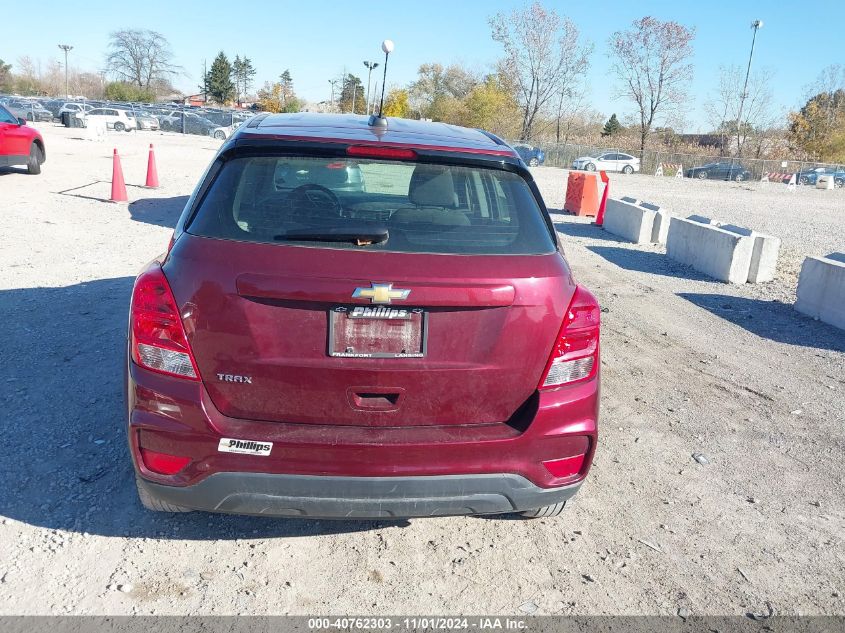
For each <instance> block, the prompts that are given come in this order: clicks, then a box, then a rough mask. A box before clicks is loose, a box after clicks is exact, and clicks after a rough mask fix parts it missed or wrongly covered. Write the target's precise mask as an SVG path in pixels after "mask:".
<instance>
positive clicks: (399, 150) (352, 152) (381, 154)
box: [346, 145, 417, 160]
mask: <svg viewBox="0 0 845 633" xmlns="http://www.w3.org/2000/svg"><path fill="white" fill-rule="evenodd" d="M346 155H347V156H360V157H364V158H387V159H396V160H407V159H411V160H413V159H414V158H416V157H417V153H416V152H415V151H414V150H412V149H410V148H406V147H384V146H383V145H350V146H349V147H347V148H346Z"/></svg>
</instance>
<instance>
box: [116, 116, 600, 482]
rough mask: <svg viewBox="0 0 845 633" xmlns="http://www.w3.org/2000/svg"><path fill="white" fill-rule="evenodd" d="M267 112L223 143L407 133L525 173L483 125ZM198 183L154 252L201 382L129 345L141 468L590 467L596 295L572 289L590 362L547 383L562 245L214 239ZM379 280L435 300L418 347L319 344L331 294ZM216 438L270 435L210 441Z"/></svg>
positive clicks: (558, 308) (564, 314) (564, 277)
mask: <svg viewBox="0 0 845 633" xmlns="http://www.w3.org/2000/svg"><path fill="white" fill-rule="evenodd" d="M271 120H275V121H278V123H277V124H276V125H273V126H271V125H270V124H269V123H267V124H264V125H259V126H257V127H256V128H254V129H250V128H249V127H248V126H244V127H242V128H241V129H240V130H239V132H238V134H236V135H235V136H234V137H233V138H232V139H231V140H230V141H228V142H227V143H226V144H225V145H224V146H223V148H221V155H224V154H225V153H226V151H227V150H231V149H237V146H238V144H240V146H242V147H247V148H253V147H258V146H259V144H260V143H263V144H264V145H263V146H262V147H264V148H265V149H266V148H268V147H272V144H273V143H284V144H286V145H285V146H286V147H290V146H291V145H293V146H294V147H296V146H298V145H302V147H303V148H304V149H303V150H302V151H307V152H310V151H314V148H315V147H317V148H323V149H325V148H326V147H327V145H329V144H330V145H331V146H335V145H340V146H342V147H346V146H348V145H353V146H356V147H362V146H367V147H370V146H371V147H374V148H376V153H377V148H378V147H386V148H391V150H395V149H397V148H402V149H409V150H414V151H412V152H409V153H408V157H409V158H410V157H413V156H414V154H416V153H419V154H423V155H424V154H425V153H426V152H428V153H430V154H431V155H432V156H436V157H437V159H438V160H446V161H448V160H449V159H450V157H451V156H455V157H456V160H457V157H460V156H461V155H464V154H466V155H472V157H473V159H474V160H486V161H489V163H490V166H491V167H502V165H503V163H505V162H507V163H508V167H509V168H510V169H512V170H515V171H516V172H518V173H519V174H520V175H521V177H522V178H524V179H525V180H526V181H530V179H531V176H530V174H529V172H528V171H527V169H525V166H524V164H523V163H521V161H520V160H519V158H518V156H516V154H515V153H514V152H513V150H511V149H510V148H508V147H507V146H504V145H503V144H501V143H499V142H498V141H497V139H495V138H493V137H489V136H487V135H485V134H482V133H480V132H478V131H476V130H465V129H463V128H455V127H453V126H445V125H441V124H425V123H419V122H413V121H402V120H396V121H394V120H393V119H391V120H390V125H389V131H384V130H378V132H377V133H376V132H374V131H373V130H372V129H370V128H369V126H367V124H366V119H363V118H362V117H329V116H306V117H290V118H285V117H275V118H274V119H271ZM349 153H350V154H353V153H354V151H350V152H349ZM368 153H371V152H368V151H366V150H365V151H359V152H358V155H366V154H368ZM393 155H394V156H395V152H394V154H393ZM213 171H214V167H212V168H210V171H209V173H212V172H213ZM531 186H532V187H533V182H531ZM534 190H535V191H536V187H534ZM202 191H203V185H202V183H201V185H200V186H199V187H198V190H197V192H195V194H194V197H192V199H191V201H189V203H188V206H187V208H186V212H185V214H184V215H183V217H182V218H181V219H180V221H179V223H178V225H177V227H176V231H175V235H174V237H175V239H174V240H173V241H171V248H170V249H169V251H168V253H167V255H166V257H165V258H164V260H163V261H162V262H161V264H160V270H161V271H162V272H163V275H164V278H166V284H167V285H168V286H169V289H170V291H172V296H173V298H174V300H175V305H176V308H178V311H179V316H181V324H182V327H183V331H184V334H180V333H179V332H176V333H175V334H173V335H172V336H173V337H175V338H179V337H180V336H184V338H185V341H187V347H188V348H189V349H190V352H191V353H192V358H191V364H192V365H194V367H195V368H196V370H197V371H198V373H199V380H197V379H191V378H189V377H182V376H174V375H169V374H167V373H161V372H158V371H153V370H151V369H149V368H146V367H143V366H141V365H139V364H138V362H137V361H138V354H137V350H136V348H135V347H133V345H134V343H133V342H132V341H130V345H129V346H130V347H132V349H133V350H136V351H135V352H134V360H133V358H132V355H131V354H130V355H128V356H129V358H128V359H127V368H128V372H127V403H128V417H129V444H130V448H131V453H132V457H133V461H134V464H135V467H136V471H137V473H138V474H139V475H140V477H141V478H142V479H143V480H146V481H148V482H154V483H157V484H163V485H165V486H172V487H190V486H193V485H195V484H197V483H199V482H202V481H203V480H204V479H206V478H208V477H209V476H211V475H212V474H214V473H270V474H284V475H311V476H341V477H355V478H367V477H399V476H402V477H417V476H419V477H425V476H442V475H474V474H485V473H512V474H518V475H520V476H522V477H524V478H526V479H527V480H529V481H530V482H531V483H532V484H533V485H535V486H538V487H541V488H544V489H551V488H556V487H560V486H565V485H570V484H573V483H577V482H580V481H581V480H583V478H584V477H585V476H586V474H587V471H588V470H589V468H590V465H591V462H592V458H593V455H594V452H595V448H596V439H597V423H598V408H599V404H598V403H599V399H598V395H599V371H598V366H599V358H598V339H597V323H598V307H597V305H594V301H595V300H594V299H593V298H592V296H591V295H589V293H587V292H586V291H584V290H581V291H580V294H578V300H579V301H587V302H588V303H589V306H588V309H589V310H590V316H591V317H592V318H594V319H595V331H594V332H593V334H591V335H590V336H591V337H592V338H590V342H589V345H592V348H591V350H592V351H591V353H592V354H593V356H594V359H595V363H594V366H593V369H592V371H591V372H590V373H589V375H587V376H585V377H584V378H583V379H580V380H577V381H574V382H572V383H570V384H565V385H563V386H557V387H542V386H541V385H542V381H543V380H544V379H545V377H546V374H547V373H548V370H549V366H550V365H551V363H552V360H553V359H554V358H555V355H556V354H561V355H563V354H566V353H567V350H568V349H570V348H571V346H570V344H569V343H565V339H564V338H562V337H563V336H564V334H565V332H564V330H566V324H565V320H567V319H571V318H572V317H573V315H574V314H575V313H576V312H577V310H578V308H576V307H575V306H574V305H573V306H570V304H571V303H572V302H573V297H575V296H576V294H577V293H576V289H577V288H578V286H577V285H576V283H575V281H574V280H573V278H572V274H571V271H570V269H569V266H568V264H567V262H566V260H565V258H564V257H563V255H562V253H561V252H560V251H559V250H558V251H556V252H550V253H548V254H542V255H451V254H449V255H443V254H431V253H405V252H401V253H400V252H373V251H368V250H353V249H333V248H325V249H323V248H313V247H302V246H294V245H286V244H273V243H253V242H244V241H235V240H225V239H211V238H207V237H201V236H198V235H193V234H191V233H190V232H186V231H185V230H184V229H185V225H186V224H187V223H188V222H189V220H190V208H191V206H192V204H193V203H194V201H195V200H197V199H199V197H200V196H201V195H202ZM535 195H536V196H538V197H539V194H538V193H536V194H535ZM158 266H159V264H154V265H153V269H152V270H153V271H154V272H155V274H159V273H158V272H156V271H158V270H159V268H158ZM388 282H389V283H392V284H393V287H394V288H398V289H406V290H410V291H411V294H410V297H412V300H411V301H410V302H409V303H412V304H413V306H414V307H418V308H422V309H425V310H426V311H427V312H428V319H429V321H428V348H427V350H426V355H425V357H424V358H391V359H376V358H367V359H361V358H340V357H331V356H329V355H328V353H327V340H326V338H327V335H326V332H327V329H328V327H329V318H330V311H331V309H332V307H333V306H338V305H349V306H354V305H370V301H369V300H368V299H366V298H357V299H355V298H353V297H352V295H353V293H354V291H355V289H356V288H362V287H363V288H368V287H369V286H370V284H374V283H388ZM394 305H396V304H394ZM134 309H135V308H134V307H133V310H134ZM593 314H594V315H595V316H593ZM562 324H563V326H564V327H563V330H562ZM591 331H592V330H591ZM168 336H170V335H168ZM576 339H577V337H576V338H575V339H572V340H576ZM180 345H181V344H175V345H174V346H172V347H171V346H169V345H167V346H165V347H168V348H170V349H174V350H178V349H183V346H180ZM572 349H576V350H577V349H578V348H577V347H576V348H572ZM188 371H192V372H193V370H188ZM221 438H244V439H246V440H250V441H255V442H272V443H273V449H272V452H271V454H270V455H269V456H255V455H240V454H232V453H228V452H220V451H219V448H218V443H219V441H220V439H221ZM144 452H145V453H146V454H147V456H148V457H147V459H146V460H145V459H143V458H142V453H144ZM544 463H545V464H544ZM166 472H171V474H163V473H166Z"/></svg>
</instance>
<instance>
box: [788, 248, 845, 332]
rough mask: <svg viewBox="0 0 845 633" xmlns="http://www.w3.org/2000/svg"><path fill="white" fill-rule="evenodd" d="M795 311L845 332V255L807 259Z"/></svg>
mask: <svg viewBox="0 0 845 633" xmlns="http://www.w3.org/2000/svg"><path fill="white" fill-rule="evenodd" d="M795 309H796V310H798V312H801V313H802V314H806V315H807V316H811V317H813V318H814V319H819V320H820V321H824V322H825V323H829V324H830V325H833V326H835V327H838V328H840V329H843V330H845V253H831V254H830V255H828V256H827V257H807V258H806V259H805V260H804V263H803V264H802V266H801V275H800V276H799V277H798V299H797V300H796V301H795Z"/></svg>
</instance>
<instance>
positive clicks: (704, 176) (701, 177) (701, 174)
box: [698, 171, 707, 180]
mask: <svg viewBox="0 0 845 633" xmlns="http://www.w3.org/2000/svg"><path fill="white" fill-rule="evenodd" d="M698 179H699V180H707V172H706V171H700V172H698Z"/></svg>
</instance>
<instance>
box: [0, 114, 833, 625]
mask: <svg viewBox="0 0 845 633" xmlns="http://www.w3.org/2000/svg"><path fill="white" fill-rule="evenodd" d="M44 134H45V138H46V143H47V147H48V157H49V161H48V162H47V164H46V165H45V166H44V173H43V174H42V175H41V176H39V177H29V176H26V175H24V174H22V173H19V172H18V171H16V170H0V209H2V211H3V226H4V231H3V232H2V233H0V322H2V324H3V329H4V336H3V338H2V339H0V361H1V362H2V367H3V368H4V371H3V376H2V377H0V407H1V408H0V410H2V411H3V414H2V419H0V425H2V427H0V428H2V431H3V433H4V450H3V451H2V453H0V486H1V487H2V490H3V492H4V494H3V495H2V497H0V515H2V517H3V518H2V519H0V614H12V613H18V614H20V613H25V614H61V613H73V614H83V613H87V614H127V613H144V614H147V613H157V614H232V613H250V614H259V613H261V614H281V613H298V614H306V613H309V614H310V613H384V614H407V613H415V614H432V613H449V614H457V613H465V614H483V613H491V612H495V613H500V614H515V615H520V614H527V613H537V614H546V613H549V614H676V613H678V612H679V611H680V612H682V613H685V612H686V610H688V611H689V612H690V613H692V614H746V613H769V612H770V610H771V611H773V612H775V613H777V614H798V613H801V614H845V598H843V592H845V582H843V575H842V569H843V568H845V547H843V533H845V500H843V495H842V490H843V486H845V464H843V460H842V455H843V454H845V452H844V451H845V438H843V425H845V417H843V416H845V333H843V332H841V331H838V330H835V329H834V328H831V327H828V326H825V325H824V324H821V323H818V322H814V321H812V320H810V319H806V318H804V317H801V316H800V315H798V314H797V313H795V312H794V311H793V310H792V308H791V306H790V305H789V304H788V303H784V302H783V299H782V298H781V297H779V295H780V294H786V285H787V284H786V281H785V280H783V279H779V280H778V281H777V282H775V283H773V284H765V285H764V286H766V288H761V287H752V286H727V285H724V284H720V283H715V282H712V281H709V280H707V279H706V278H704V277H702V276H700V275H697V274H695V273H693V272H692V271H690V270H688V269H686V268H684V267H683V266H678V265H675V264H673V263H672V262H670V261H668V260H667V259H666V257H665V256H664V255H663V254H662V253H661V252H660V251H659V250H658V249H653V248H645V247H637V246H633V245H628V244H624V243H621V242H618V241H616V240H614V239H612V238H611V237H610V236H608V235H607V234H606V233H604V232H603V231H601V230H600V229H597V228H595V227H592V226H590V225H589V224H588V223H585V222H583V221H581V220H579V219H576V218H571V217H569V216H563V215H559V214H555V216H554V217H555V222H556V223H557V226H558V228H559V230H560V232H561V234H562V239H563V240H564V243H565V245H566V247H565V248H566V252H567V255H568V257H569V259H570V262H571V263H572V265H573V269H574V271H575V274H576V275H577V277H578V279H579V280H580V282H581V283H584V284H585V285H587V286H588V287H590V288H591V289H593V290H594V291H595V292H596V294H597V296H598V297H599V298H600V301H601V303H602V305H603V306H604V307H605V308H606V309H607V310H608V312H606V313H605V314H604V315H603V318H604V319H605V325H604V330H603V363H602V364H603V372H604V374H603V394H602V397H603V402H602V416H603V418H602V429H601V440H600V441H601V444H600V446H599V450H598V454H597V456H596V461H595V466H594V469H593V471H592V473H591V475H590V477H589V479H588V481H587V483H586V484H585V486H584V487H583V489H582V490H581V492H580V493H579V495H578V496H577V497H576V498H575V500H574V502H573V503H572V504H571V508H567V511H566V513H565V514H564V516H562V517H560V518H558V519H550V520H536V521H522V520H509V519H508V518H496V519H487V518H443V519H427V520H413V521H407V522H395V523H384V522H344V521H339V522H320V521H299V520H274V519H260V518H248V517H228V516H218V515H208V514H200V513H195V514H189V515H181V516H173V517H171V516H166V515H156V514H152V513H147V512H145V511H143V510H142V509H141V507H140V506H139V504H138V502H137V501H136V499H135V492H134V489H133V483H132V472H131V468H130V465H129V462H128V461H127V456H126V451H125V448H124V443H125V440H124V428H123V418H124V415H125V413H124V411H123V403H122V367H121V360H122V358H121V356H122V345H123V337H124V330H125V324H126V313H127V306H128V299H129V291H130V288H131V283H132V279H133V277H134V275H135V274H136V273H137V271H138V270H139V268H141V266H142V265H143V264H144V263H145V262H146V261H147V260H149V259H150V258H151V257H153V256H154V255H155V254H157V253H158V252H160V251H161V250H162V249H163V248H164V246H165V245H166V243H167V240H168V238H169V227H170V226H172V223H173V222H174V220H175V218H176V216H177V214H178V212H179V210H180V209H181V206H182V204H183V203H184V200H185V196H186V195H188V194H189V192H190V190H191V188H192V187H193V185H194V184H195V182H196V180H197V179H198V178H199V176H200V174H201V173H202V171H203V169H204V168H205V166H206V164H207V163H208V161H209V159H210V158H211V156H212V151H213V150H214V149H215V147H216V144H217V143H216V142H215V141H213V140H211V139H203V138H194V137H186V138H182V137H178V136H170V135H145V134H143V133H133V134H124V135H112V136H111V137H110V139H109V142H108V143H107V144H98V143H95V142H87V141H82V140H76V139H74V138H72V137H73V136H74V131H73V130H65V129H63V128H58V127H53V126H45V127H44ZM151 141H154V142H155V143H156V151H157V156H158V166H159V174H160V176H161V180H162V187H161V188H160V189H158V190H156V191H147V190H144V189H140V188H135V187H130V191H129V195H130V198H131V199H132V201H131V203H130V204H128V205H112V204H108V203H105V202H101V201H98V200H96V199H95V198H97V197H102V196H106V197H107V193H108V185H107V184H104V183H102V182H100V183H98V184H96V182H97V181H108V178H109V176H110V173H111V162H110V161H111V150H112V147H113V145H115V144H116V145H117V146H118V148H119V149H120V152H121V155H122V157H123V168H124V173H125V174H126V178H127V180H128V181H129V182H130V183H135V184H140V183H142V182H143V177H144V169H145V166H146V147H147V143H149V142H151ZM536 173H537V177H538V180H539V181H540V184H541V188H542V190H543V192H544V195H545V196H546V197H547V200H548V201H549V205H550V206H551V207H555V206H559V205H560V201H561V200H562V190H563V188H564V186H565V185H564V183H565V174H564V173H562V172H561V171H558V170H551V169H539V170H537V171H536ZM629 181H630V183H629ZM92 182H93V183H95V184H93V185H90V186H87V187H85V188H83V189H77V190H76V191H74V192H71V193H74V194H76V197H75V196H71V195H67V194H62V193H58V192H61V191H63V190H66V189H69V188H74V187H79V186H82V185H88V184H89V183H92ZM617 182H618V185H619V187H618V189H616V190H615V191H614V193H615V194H619V195H626V194H628V195H635V196H641V197H643V198H648V199H650V200H652V201H654V202H658V203H666V204H667V205H671V206H673V207H674V208H675V210H676V211H681V210H682V209H683V210H686V209H685V207H686V208H688V210H689V212H690V213H692V212H700V213H705V214H708V215H714V216H716V217H718V218H719V219H723V220H733V221H739V220H741V219H742V218H743V217H748V218H751V217H753V218H754V222H746V224H749V225H751V226H752V227H753V228H758V229H762V230H769V231H771V232H773V233H775V234H779V233H782V235H781V236H782V237H783V238H784V239H785V240H787V239H788V240H791V241H790V244H794V245H795V248H796V250H801V251H803V252H806V253H823V252H826V251H829V250H832V249H833V248H835V246H836V244H834V243H833V242H830V243H822V242H821V240H822V239H824V240H831V239H832V238H835V236H837V235H838V236H839V238H840V242H841V238H842V230H841V228H839V229H838V232H837V226H836V225H835V223H834V220H835V217H834V216H833V215H831V214H834V213H835V210H830V209H829V210H827V211H825V212H824V215H823V214H822V212H821V211H819V212H818V213H816V214H812V215H810V211H811V210H810V208H809V206H808V207H807V208H806V209H804V207H802V209H804V211H802V212H805V213H806V214H808V216H809V217H811V218H818V219H819V221H820V223H819V224H818V225H816V228H815V229H814V230H816V231H819V233H820V235H819V242H818V243H815V242H806V243H805V242H804V241H803V240H804V239H805V238H804V237H797V235H799V234H800V232H799V231H798V230H797V229H798V228H799V227H800V225H796V226H795V227H789V229H788V230H786V229H787V225H786V224H784V222H785V221H786V220H785V219H784V218H785V217H788V216H785V215H784V212H783V211H782V210H781V209H783V206H781V207H778V206H775V204H776V203H777V202H778V201H780V202H782V203H783V205H785V206H786V207H787V208H788V207H790V205H793V204H795V201H798V200H801V201H803V200H813V201H817V202H818V201H827V200H831V199H834V196H833V195H831V194H830V192H812V191H806V192H805V191H802V192H801V193H800V194H790V195H789V196H787V194H786V193H783V194H777V193H771V194H770V193H768V192H765V193H761V192H758V191H747V190H745V189H744V188H742V187H739V188H737V187H736V186H735V185H729V184H725V183H697V182H695V183H675V182H674V181H669V180H665V181H654V180H653V179H651V178H648V177H643V176H640V177H631V178H627V179H625V178H619V179H618V181H617V180H614V183H617ZM681 186H685V187H686V186H689V191H690V192H691V193H690V194H689V202H685V201H684V200H685V199H684V198H683V196H684V195H685V194H683V193H682V190H681V189H680V188H679V187H681ZM658 187H659V188H658ZM752 187H757V185H752ZM774 187H775V186H774V185H772V188H774ZM664 190H665V192H664ZM834 195H835V196H836V199H837V200H839V199H841V196H840V192H834ZM78 196H88V197H78ZM805 196H807V197H805ZM825 196H828V197H825ZM758 198H759V200H758ZM731 199H735V201H734V202H728V201H729V200H731ZM705 201H706V203H705ZM809 204H813V205H814V207H816V206H819V205H818V204H816V203H808V205H809ZM752 208H753V209H754V210H753V211H751V209H752ZM711 209H712V211H711ZM731 209H733V211H731ZM708 211H711V212H710V213H707V212H708ZM731 212H733V213H735V214H742V213H745V212H747V213H748V215H747V216H741V217H737V216H731V215H728V214H729V213H731ZM822 218H826V219H822ZM824 227H827V229H825V228H824ZM779 228H781V229H782V230H781V231H778V230H777V229H779ZM787 233H788V235H787ZM792 240H794V241H792ZM778 284H781V286H778ZM779 288H780V289H779ZM778 298H781V300H780V301H778V300H772V299H778ZM694 453H695V454H698V453H701V454H703V455H704V456H705V457H704V459H702V460H701V461H702V462H704V463H699V462H698V461H696V460H695V459H694V458H693V457H692V455H693V454H694Z"/></svg>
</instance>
